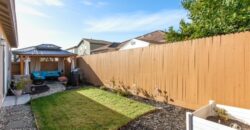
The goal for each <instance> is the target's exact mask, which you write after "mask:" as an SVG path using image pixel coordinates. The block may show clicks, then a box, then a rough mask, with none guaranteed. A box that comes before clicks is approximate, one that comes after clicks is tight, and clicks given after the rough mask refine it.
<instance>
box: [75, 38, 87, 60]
mask: <svg viewBox="0 0 250 130" xmlns="http://www.w3.org/2000/svg"><path fill="white" fill-rule="evenodd" d="M77 50H78V53H77V54H78V55H79V56H83V55H89V54H90V43H89V42H88V41H85V40H84V41H83V42H82V43H81V45H80V46H79V47H78V48H77Z"/></svg>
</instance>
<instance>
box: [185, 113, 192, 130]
mask: <svg viewBox="0 0 250 130" xmlns="http://www.w3.org/2000/svg"><path fill="white" fill-rule="evenodd" d="M186 130H193V114H192V113H191V112H186Z"/></svg>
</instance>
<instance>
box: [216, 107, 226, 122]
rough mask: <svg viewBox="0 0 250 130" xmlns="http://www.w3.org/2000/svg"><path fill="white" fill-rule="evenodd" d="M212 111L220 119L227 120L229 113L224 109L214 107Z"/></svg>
mask: <svg viewBox="0 0 250 130" xmlns="http://www.w3.org/2000/svg"><path fill="white" fill-rule="evenodd" d="M214 111H215V112H216V114H217V115H218V117H219V118H220V119H221V120H224V121H227V120H228V119H229V115H228V113H227V111H226V110H225V109H222V108H218V107H216V108H215V109H214Z"/></svg>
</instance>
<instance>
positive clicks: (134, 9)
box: [16, 0, 187, 48]
mask: <svg viewBox="0 0 250 130" xmlns="http://www.w3.org/2000/svg"><path fill="white" fill-rule="evenodd" d="M16 12H17V24H18V36H19V44H20V47H27V46H32V45H37V44H41V43H53V44H56V45H59V46H61V47H63V48H67V47H70V46H74V45H76V44H78V42H79V41H80V40H81V39H82V38H93V39H103V40H108V41H114V42H122V41H125V40H127V39H130V38H133V37H136V36H139V35H143V34H145V33H148V32H151V31H154V30H159V29H160V30H165V29H168V27H169V26H174V27H175V28H177V27H178V24H179V21H180V19H182V18H186V17H187V16H186V11H185V10H183V8H182V7H181V0H16Z"/></svg>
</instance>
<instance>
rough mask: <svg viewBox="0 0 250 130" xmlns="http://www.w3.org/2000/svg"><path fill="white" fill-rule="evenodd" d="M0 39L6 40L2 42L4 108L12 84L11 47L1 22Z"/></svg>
mask: <svg viewBox="0 0 250 130" xmlns="http://www.w3.org/2000/svg"><path fill="white" fill-rule="evenodd" d="M0 38H1V39H4V40H0V107H1V106H2V102H3V99H4V96H5V95H6V92H7V91H6V90H7V86H8V84H9V82H10V67H9V64H10V61H9V58H10V56H11V55H10V51H9V50H10V47H9V44H8V41H7V40H6V39H7V38H6V34H5V32H4V30H3V26H2V24H1V21H0Z"/></svg>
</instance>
